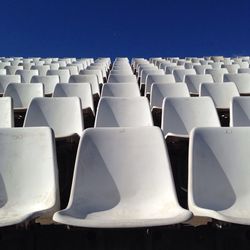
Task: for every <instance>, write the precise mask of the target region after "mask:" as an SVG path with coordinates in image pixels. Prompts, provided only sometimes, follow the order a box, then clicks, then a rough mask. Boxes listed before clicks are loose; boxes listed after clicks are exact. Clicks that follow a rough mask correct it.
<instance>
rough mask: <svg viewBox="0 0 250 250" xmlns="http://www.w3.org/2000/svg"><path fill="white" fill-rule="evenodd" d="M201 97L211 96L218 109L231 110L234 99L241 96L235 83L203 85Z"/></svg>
mask: <svg viewBox="0 0 250 250" xmlns="http://www.w3.org/2000/svg"><path fill="white" fill-rule="evenodd" d="M200 96H210V97H211V98H212V99H213V101H214V105H215V107H216V108H218V109H229V107H230V102H231V100H232V98H233V97H234V96H239V91H238V89H237V87H236V85H235V83H233V82H227V83H202V84H201V86H200Z"/></svg>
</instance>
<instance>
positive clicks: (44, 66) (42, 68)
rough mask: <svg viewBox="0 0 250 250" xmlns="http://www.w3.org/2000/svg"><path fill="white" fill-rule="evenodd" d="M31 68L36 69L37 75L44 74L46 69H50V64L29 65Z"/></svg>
mask: <svg viewBox="0 0 250 250" xmlns="http://www.w3.org/2000/svg"><path fill="white" fill-rule="evenodd" d="M31 69H36V70H38V72H39V74H38V75H39V76H46V75H47V71H48V70H50V66H49V65H34V66H31Z"/></svg>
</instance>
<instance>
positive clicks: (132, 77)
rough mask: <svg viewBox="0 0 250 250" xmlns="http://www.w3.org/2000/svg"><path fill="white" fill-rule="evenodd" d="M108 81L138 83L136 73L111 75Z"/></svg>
mask: <svg viewBox="0 0 250 250" xmlns="http://www.w3.org/2000/svg"><path fill="white" fill-rule="evenodd" d="M107 82H108V83H124V82H126V83H137V79H136V76H135V75H109V77H108V81H107Z"/></svg>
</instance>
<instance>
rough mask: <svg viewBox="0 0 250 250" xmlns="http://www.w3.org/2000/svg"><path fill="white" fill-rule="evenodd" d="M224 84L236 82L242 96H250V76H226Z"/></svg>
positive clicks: (245, 74)
mask: <svg viewBox="0 0 250 250" xmlns="http://www.w3.org/2000/svg"><path fill="white" fill-rule="evenodd" d="M224 82H234V83H235V85H236V87H237V89H238V91H239V93H240V95H250V74H248V73H241V74H225V75H224Z"/></svg>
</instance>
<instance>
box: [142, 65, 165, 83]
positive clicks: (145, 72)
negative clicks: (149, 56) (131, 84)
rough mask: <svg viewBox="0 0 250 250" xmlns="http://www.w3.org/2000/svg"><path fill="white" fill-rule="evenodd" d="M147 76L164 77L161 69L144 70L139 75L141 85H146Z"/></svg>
mask: <svg viewBox="0 0 250 250" xmlns="http://www.w3.org/2000/svg"><path fill="white" fill-rule="evenodd" d="M148 75H165V72H164V70H163V69H158V68H156V69H144V70H142V74H141V84H146V80H147V77H148Z"/></svg>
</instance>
